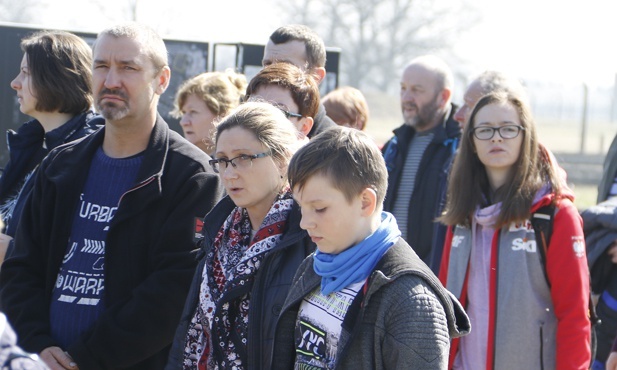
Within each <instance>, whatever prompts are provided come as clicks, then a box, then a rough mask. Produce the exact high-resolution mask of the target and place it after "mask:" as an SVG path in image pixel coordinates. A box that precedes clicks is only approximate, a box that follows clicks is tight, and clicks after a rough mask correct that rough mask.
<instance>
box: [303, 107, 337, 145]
mask: <svg viewBox="0 0 617 370" xmlns="http://www.w3.org/2000/svg"><path fill="white" fill-rule="evenodd" d="M330 127H336V123H334V121H333V120H332V118H330V117H328V116H327V115H326V108H325V107H324V106H323V104H321V103H319V110H318V111H317V115H316V116H315V119H314V120H313V127H312V128H311V131H309V133H308V135H306V136H308V138H309V139H310V138H312V137H313V136H315V135H318V134H320V133H322V132H324V131H325V130H327V129H329V128H330Z"/></svg>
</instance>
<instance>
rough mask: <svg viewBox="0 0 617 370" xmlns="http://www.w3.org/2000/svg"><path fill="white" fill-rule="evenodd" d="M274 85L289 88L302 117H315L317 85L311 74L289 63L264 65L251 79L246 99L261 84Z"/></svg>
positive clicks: (317, 97) (317, 94) (316, 110)
mask: <svg viewBox="0 0 617 370" xmlns="http://www.w3.org/2000/svg"><path fill="white" fill-rule="evenodd" d="M268 85H275V86H280V87H282V88H284V89H286V90H289V92H290V93H291V97H292V99H293V101H294V103H296V105H297V106H298V109H299V112H298V113H299V114H301V115H302V116H303V117H311V118H315V116H316V115H317V112H318V111H319V87H318V86H317V81H316V79H315V78H314V77H313V75H311V74H309V73H306V72H303V71H302V70H301V69H300V68H298V67H296V66H295V65H293V64H291V63H285V62H278V63H274V64H270V65H267V66H265V67H264V68H263V69H262V70H261V71H259V72H258V73H257V74H256V75H255V77H253V78H252V79H251V81H250V82H249V84H248V86H247V88H246V99H249V98H250V96H251V95H254V94H255V92H256V91H257V90H258V89H259V88H260V87H262V86H268Z"/></svg>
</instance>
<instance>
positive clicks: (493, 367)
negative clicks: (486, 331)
mask: <svg viewBox="0 0 617 370" xmlns="http://www.w3.org/2000/svg"><path fill="white" fill-rule="evenodd" d="M500 243H501V229H499V231H498V234H497V248H495V253H496V254H497V256H496V257H495V269H496V270H497V273H496V274H495V306H494V307H493V309H494V310H495V318H494V326H493V358H492V359H491V362H492V364H491V369H495V357H497V356H496V353H497V322H498V318H497V315H498V313H499V310H498V309H497V308H498V307H499V284H498V282H499V249H500V248H499V244H500Z"/></svg>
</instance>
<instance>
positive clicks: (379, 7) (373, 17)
mask: <svg viewBox="0 0 617 370" xmlns="http://www.w3.org/2000/svg"><path fill="white" fill-rule="evenodd" d="M279 6H280V8H281V9H282V11H283V12H284V13H285V14H286V18H287V19H290V20H291V21H292V22H297V23H302V24H306V25H307V26H309V27H311V28H313V29H314V30H315V31H317V32H318V33H319V34H320V35H321V36H322V37H323V38H324V41H325V43H326V45H328V46H336V47H340V48H341V49H342V55H341V71H340V74H341V81H342V82H343V83H345V84H349V85H352V86H356V87H358V88H375V89H378V90H381V91H388V90H390V91H392V90H394V89H395V88H396V85H397V81H398V74H400V70H401V69H402V68H403V66H404V65H405V63H407V62H408V61H409V60H410V59H411V58H413V57H415V56H418V55H422V54H426V53H445V52H446V51H447V49H448V48H449V47H450V46H451V45H452V44H453V43H455V42H456V41H457V36H458V35H459V34H460V33H461V32H462V31H464V30H465V29H467V28H469V27H471V25H472V24H473V23H474V22H476V21H477V19H478V17H479V16H478V12H477V10H476V9H475V8H473V6H472V5H470V4H468V3H467V2H466V0H450V1H439V0H437V1H436V0H322V1H319V2H318V1H314V0H303V1H296V2H282V1H280V2H279Z"/></svg>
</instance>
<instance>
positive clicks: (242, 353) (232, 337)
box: [183, 190, 293, 370]
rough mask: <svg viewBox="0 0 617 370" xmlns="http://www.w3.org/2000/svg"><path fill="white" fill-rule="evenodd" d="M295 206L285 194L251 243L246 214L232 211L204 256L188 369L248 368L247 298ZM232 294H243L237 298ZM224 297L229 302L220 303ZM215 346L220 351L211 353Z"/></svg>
mask: <svg viewBox="0 0 617 370" xmlns="http://www.w3.org/2000/svg"><path fill="white" fill-rule="evenodd" d="M292 205H293V199H292V197H291V193H290V192H289V190H287V191H286V192H284V193H283V194H282V195H280V196H279V197H278V198H277V200H276V201H275V202H274V204H273V205H272V207H271V208H270V211H268V214H267V215H266V217H265V218H264V220H263V222H262V225H261V227H260V229H259V230H258V231H257V232H256V233H255V236H254V237H253V239H252V240H251V238H250V237H251V223H250V220H249V217H248V213H247V212H246V210H245V209H243V208H240V207H236V208H234V210H233V211H232V212H231V214H230V215H229V217H227V219H226V220H225V222H224V223H223V226H222V227H221V229H220V230H219V232H218V234H217V235H216V237H215V238H214V243H213V245H212V248H210V249H209V251H208V252H207V254H206V256H205V258H206V265H205V268H204V270H203V276H202V281H201V287H200V292H199V304H198V307H197V309H196V310H195V315H194V316H193V318H192V320H191V323H190V325H189V330H188V333H187V341H186V347H185V350H184V365H183V366H184V369H196V368H197V369H199V370H206V369H231V368H234V369H243V368H245V367H246V366H245V365H246V364H245V363H243V362H245V361H246V353H247V336H248V317H249V315H248V313H249V312H248V311H249V302H250V296H249V292H250V290H251V287H252V285H253V281H254V279H255V275H256V274H257V270H258V269H259V267H260V265H261V262H262V260H263V258H264V257H265V255H266V253H267V252H269V251H270V250H272V249H273V248H274V247H275V246H276V245H277V244H278V241H279V240H280V238H281V235H282V233H283V231H284V230H285V224H286V222H287V218H288V216H289V213H290V212H291V208H292ZM234 291H235V292H236V293H237V292H243V293H240V294H236V295H234ZM223 295H225V296H226V297H230V296H231V297H230V298H226V299H225V300H223V301H221V297H223ZM213 346H216V347H218V349H219V350H218V351H213V350H212V348H213ZM220 354H222V356H221V355H220Z"/></svg>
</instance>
